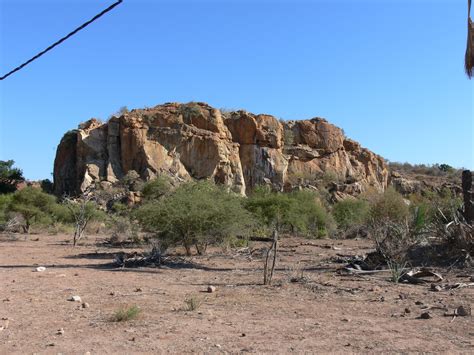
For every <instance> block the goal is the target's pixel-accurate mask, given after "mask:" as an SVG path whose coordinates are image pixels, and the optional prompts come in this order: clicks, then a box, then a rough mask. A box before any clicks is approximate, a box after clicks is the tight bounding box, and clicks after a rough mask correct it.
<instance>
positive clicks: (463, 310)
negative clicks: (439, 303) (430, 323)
mask: <svg viewBox="0 0 474 355" xmlns="http://www.w3.org/2000/svg"><path fill="white" fill-rule="evenodd" d="M456 315H458V316H460V317H468V316H470V315H471V307H469V306H467V307H465V306H459V307H458V308H456Z"/></svg>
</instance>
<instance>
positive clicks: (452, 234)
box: [434, 210, 474, 264]
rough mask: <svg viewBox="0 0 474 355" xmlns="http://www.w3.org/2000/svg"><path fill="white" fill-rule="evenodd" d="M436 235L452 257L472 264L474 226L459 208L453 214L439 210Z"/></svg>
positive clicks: (445, 250)
mask: <svg viewBox="0 0 474 355" xmlns="http://www.w3.org/2000/svg"><path fill="white" fill-rule="evenodd" d="M434 232H435V235H436V237H437V239H438V242H439V243H440V244H442V245H443V246H444V248H443V250H444V253H445V254H446V256H448V257H449V258H450V259H452V260H454V261H457V262H460V263H461V264H465V263H467V264H471V263H472V256H473V255H474V226H473V225H472V224H469V223H467V222H466V220H465V219H464V217H463V215H462V213H461V212H460V211H459V210H456V211H453V212H452V214H451V216H449V217H448V216H446V214H444V213H442V212H441V211H439V219H438V223H437V224H436V229H435V231H434Z"/></svg>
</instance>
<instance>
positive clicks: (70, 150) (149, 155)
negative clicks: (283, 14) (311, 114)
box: [54, 103, 388, 197]
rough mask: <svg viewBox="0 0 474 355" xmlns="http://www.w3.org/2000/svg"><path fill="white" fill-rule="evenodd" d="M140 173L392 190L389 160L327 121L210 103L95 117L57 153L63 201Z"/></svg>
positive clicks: (247, 184) (245, 186)
mask: <svg viewBox="0 0 474 355" xmlns="http://www.w3.org/2000/svg"><path fill="white" fill-rule="evenodd" d="M132 170H134V171H135V172H137V173H138V174H139V175H140V177H141V178H143V179H144V180H149V179H152V178H154V177H155V176H157V175H160V174H166V175H170V176H173V177H174V178H176V179H178V180H181V181H185V180H190V179H193V178H194V179H213V180H214V181H215V182H217V183H220V184H224V185H226V186H229V187H230V188H231V189H232V190H234V191H236V192H239V193H242V194H245V193H247V192H248V191H249V190H251V189H252V188H253V187H254V186H256V185H260V184H270V185H272V186H273V188H275V189H277V190H289V189H292V188H295V187H297V186H304V185H309V186H313V184H316V182H317V181H325V182H326V183H328V184H332V190H333V192H335V194H336V197H337V194H340V195H341V197H342V195H344V194H353V195H354V194H357V193H360V192H361V191H363V190H364V189H366V188H367V187H368V186H372V187H374V188H376V189H378V190H383V189H385V187H386V186H387V181H388V170H387V166H386V164H385V162H384V160H383V159H382V158H381V157H380V156H378V155H376V154H374V153H372V152H371V151H369V150H367V149H365V148H362V147H361V146H360V145H359V144H358V143H357V142H355V141H352V140H350V139H348V138H346V137H345V136H344V134H343V132H342V130H341V129H339V128H338V127H336V126H334V125H332V124H330V123H328V122H327V121H326V120H324V119H322V118H314V119H311V120H304V121H288V122H281V121H279V120H277V119H276V118H275V117H273V116H270V115H254V114H251V113H248V112H246V111H235V112H225V113H223V112H221V111H220V110H218V109H215V108H213V107H211V106H209V105H207V104H204V103H189V104H178V103H167V104H164V105H159V106H156V107H154V108H149V109H143V110H132V111H131V112H127V113H124V114H122V115H120V117H116V116H114V117H112V118H111V119H110V120H109V121H108V122H107V123H101V122H99V121H98V120H95V119H91V120H89V121H87V122H85V123H83V124H81V125H80V126H79V128H78V129H77V130H74V131H70V132H68V133H66V134H65V135H64V137H63V139H62V140H61V143H60V144H59V146H58V149H57V152H56V159H55V162H54V186H55V192H56V194H58V195H62V194H70V195H76V194H79V193H81V192H83V191H84V190H86V189H87V188H88V187H89V186H91V185H97V184H101V185H102V186H104V185H108V184H109V185H111V184H114V183H115V182H117V181H119V180H120V179H122V178H123V177H124V176H125V175H126V174H127V173H128V172H130V171H132Z"/></svg>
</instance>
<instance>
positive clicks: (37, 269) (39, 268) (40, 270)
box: [36, 266, 46, 272]
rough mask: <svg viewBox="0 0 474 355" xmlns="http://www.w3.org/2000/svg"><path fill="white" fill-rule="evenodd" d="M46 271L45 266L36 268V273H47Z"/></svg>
mask: <svg viewBox="0 0 474 355" xmlns="http://www.w3.org/2000/svg"><path fill="white" fill-rule="evenodd" d="M45 270H46V268H45V267H44V266H38V267H37V268H36V272H43V271H45Z"/></svg>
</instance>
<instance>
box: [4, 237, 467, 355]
mask: <svg viewBox="0 0 474 355" xmlns="http://www.w3.org/2000/svg"><path fill="white" fill-rule="evenodd" d="M0 239H1V242H0V318H1V319H0V329H2V330H0V353H1V354H11V353H18V354H28V353H30V354H31V353H42V354H48V353H54V354H57V353H63V354H85V353H87V352H89V353H90V354H106V353H163V352H164V353H188V352H208V353H221V352H233V353H244V352H249V353H290V352H297V353H302V352H317V353H328V352H336V353H381V352H384V353H387V352H404V353H408V352H424V353H439V352H449V353H453V352H454V353H473V352H474V327H473V317H470V316H467V317H456V318H454V320H453V317H447V316H444V313H445V312H446V310H445V309H443V308H447V309H449V310H450V311H451V310H454V309H455V308H456V307H458V306H460V305H464V306H470V305H473V303H474V302H473V301H474V288H472V287H466V288H461V289H456V290H451V291H440V292H433V291H430V285H429V284H423V285H408V284H395V283H392V282H390V281H389V277H390V275H389V274H388V273H381V274H376V275H369V276H365V275H364V276H355V275H350V276H347V275H346V276H342V275H339V274H338V273H337V272H336V271H337V269H338V268H340V267H342V265H343V264H340V263H337V262H336V260H335V259H334V258H337V254H343V255H363V254H366V253H368V252H369V251H371V244H370V242H369V241H367V240H359V241H356V240H344V241H337V240H316V241H308V240H302V239H283V240H282V243H281V253H280V255H279V261H278V264H277V270H276V274H275V277H274V284H273V285H272V286H263V285H262V284H261V283H262V278H263V272H262V268H263V258H262V257H263V255H262V253H261V251H262V250H263V248H264V247H265V246H266V245H265V244H264V243H253V244H251V248H250V249H251V250H256V251H255V252H253V253H252V254H250V253H249V252H248V251H246V250H241V251H240V252H239V251H237V249H233V250H228V251H223V250H222V249H221V248H214V249H212V250H210V251H209V255H206V256H202V257H197V256H196V257H193V258H191V259H188V260H187V262H186V263H176V264H174V265H172V266H168V267H162V268H151V267H142V268H124V269H121V268H117V267H115V266H114V265H113V264H112V261H113V258H114V253H117V252H120V251H123V250H124V249H120V248H110V247H106V246H104V245H103V244H101V242H103V240H104V238H103V237H100V236H97V237H90V238H89V239H88V240H86V241H85V242H84V244H83V245H80V246H78V247H76V248H73V247H72V246H71V245H70V244H69V243H68V241H69V239H70V238H69V237H68V236H47V235H32V236H29V237H28V238H27V239H26V240H24V239H23V236H20V237H19V239H17V240H9V238H8V237H7V236H0ZM260 249H262V250H260ZM137 250H140V249H137ZM126 251H127V252H130V251H131V250H130V249H126ZM38 266H44V267H46V270H45V271H43V272H36V271H35V269H36V268H37V267H38ZM436 271H438V272H440V273H441V274H442V275H443V276H444V278H445V279H444V280H443V282H442V284H445V283H456V282H469V279H470V277H471V276H472V275H473V270H472V269H470V270H467V269H463V270H462V269H451V270H447V269H439V268H438V269H436ZM301 276H303V277H301ZM292 281H293V282H292ZM295 281H297V282H295ZM208 285H213V286H215V287H216V291H215V292H213V293H207V292H206V290H207V287H208ZM74 295H78V296H80V297H81V298H82V301H83V302H87V303H88V304H89V307H88V308H83V307H82V305H81V303H79V302H72V301H68V298H69V297H71V296H74ZM189 299H194V300H196V301H197V303H198V306H199V307H198V308H197V309H196V310H194V311H190V310H187V305H186V303H185V300H189ZM134 305H136V306H138V307H140V309H141V310H142V312H141V314H140V315H139V316H138V317H137V318H136V319H132V320H129V321H124V322H114V321H112V317H113V315H114V313H115V312H116V311H117V310H118V309H120V308H121V307H127V306H134ZM426 311H429V313H430V315H431V316H432V318H431V319H419V318H418V317H419V316H420V315H421V314H422V313H423V312H426ZM2 327H3V328H2ZM60 329H62V330H63V331H64V332H63V334H60V333H61V332H58V330H60Z"/></svg>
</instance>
